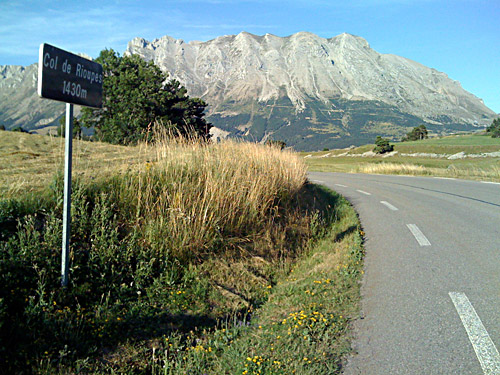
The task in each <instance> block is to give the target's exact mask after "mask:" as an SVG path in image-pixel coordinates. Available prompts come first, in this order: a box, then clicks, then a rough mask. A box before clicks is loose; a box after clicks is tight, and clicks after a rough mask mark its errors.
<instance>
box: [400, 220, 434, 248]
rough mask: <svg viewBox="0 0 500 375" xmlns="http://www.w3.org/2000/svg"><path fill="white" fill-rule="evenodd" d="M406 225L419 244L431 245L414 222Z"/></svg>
mask: <svg viewBox="0 0 500 375" xmlns="http://www.w3.org/2000/svg"><path fill="white" fill-rule="evenodd" d="M406 226H407V227H408V229H409V230H410V232H411V234H413V236H414V237H415V239H416V240H417V242H418V243H419V244H420V246H431V243H430V242H429V240H428V239H427V237H425V236H424V234H423V233H422V231H421V230H420V229H418V227H417V226H416V225H415V224H406Z"/></svg>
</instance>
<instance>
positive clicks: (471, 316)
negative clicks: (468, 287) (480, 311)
mask: <svg viewBox="0 0 500 375" xmlns="http://www.w3.org/2000/svg"><path fill="white" fill-rule="evenodd" d="M448 294H449V295H450V298H451V300H452V301H453V304H454V305H455V308H456V309H457V312H458V315H459V316H460V319H461V320H462V323H463V325H464V327H465V330H466V331H467V335H468V336H469V340H470V342H471V344H472V347H473V348H474V351H475V352H476V356H477V359H479V363H480V364H481V367H482V369H483V372H484V374H485V375H490V374H491V375H493V374H500V354H498V349H497V348H496V346H495V344H494V343H493V341H492V340H491V338H490V335H488V332H487V331H486V328H484V325H483V323H482V322H481V319H479V316H478V315H477V313H476V310H475V309H474V306H472V304H471V303H470V301H469V299H468V298H467V296H466V295H465V294H464V293H458V292H450V293H448Z"/></svg>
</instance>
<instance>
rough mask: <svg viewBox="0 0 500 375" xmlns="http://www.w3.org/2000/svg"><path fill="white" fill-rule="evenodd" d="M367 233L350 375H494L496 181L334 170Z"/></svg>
mask: <svg viewBox="0 0 500 375" xmlns="http://www.w3.org/2000/svg"><path fill="white" fill-rule="evenodd" d="M309 179H310V180H312V181H313V182H315V183H319V184H323V185H326V186H328V187H329V188H332V189H333V190H336V191H338V192H339V193H341V194H342V195H344V196H345V197H347V198H348V199H349V200H350V201H351V202H352V203H353V205H354V207H355V208H356V210H357V212H358V213H359V216H360V220H361V224H362V226H363V229H364V231H365V233H366V242H365V248H366V257H365V277H364V280H363V285H362V298H363V299H362V316H363V318H362V319H360V320H359V321H358V322H356V324H355V335H356V339H355V341H354V350H355V351H356V352H357V354H355V355H353V356H351V357H350V358H349V359H348V361H347V365H346V367H345V373H346V374H349V375H352V374H383V375H389V374H427V375H429V374H478V375H481V374H500V355H499V354H498V350H497V347H500V184H487V183H481V182H473V181H464V180H453V179H438V178H420V177H406V176H382V175H365V174H363V175H361V174H340V173H316V172H314V173H310V174H309Z"/></svg>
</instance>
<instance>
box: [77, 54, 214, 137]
mask: <svg viewBox="0 0 500 375" xmlns="http://www.w3.org/2000/svg"><path fill="white" fill-rule="evenodd" d="M96 62H98V63H100V64H102V66H103V75H104V78H103V107H102V108H100V109H90V108H84V109H83V110H82V116H81V117H80V121H81V125H82V126H85V127H87V128H92V127H93V128H94V129H95V132H96V137H97V139H99V140H102V141H105V142H110V143H119V144H134V143H137V142H139V141H141V140H144V139H145V138H146V134H147V130H148V129H149V128H151V127H152V126H153V125H154V124H155V123H159V124H162V125H163V126H168V127H173V128H175V129H177V131H178V132H179V133H180V134H186V135H187V134H190V135H192V134H193V133H194V134H195V135H197V136H201V137H203V138H205V139H208V138H209V137H210V134H209V131H210V128H211V126H212V125H211V124H210V123H208V122H207V121H206V120H205V119H204V110H205V108H206V106H207V104H206V103H205V102H204V101H203V100H201V99H198V98H190V97H189V96H188V95H187V90H186V88H185V87H183V86H181V84H180V83H179V82H178V81H176V80H170V81H167V75H166V74H164V73H163V72H162V71H161V70H160V69H159V68H158V67H157V66H156V65H155V64H154V63H153V62H151V61H150V62H146V61H144V60H143V59H142V58H141V57H140V56H138V55H131V56H123V57H120V56H119V54H117V53H116V52H115V51H113V50H112V49H109V50H108V49H105V50H103V51H101V53H100V55H99V57H98V58H97V59H96Z"/></svg>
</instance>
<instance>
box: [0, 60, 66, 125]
mask: <svg viewBox="0 0 500 375" xmlns="http://www.w3.org/2000/svg"><path fill="white" fill-rule="evenodd" d="M37 82H38V64H33V65H30V66H27V67H23V66H15V65H0V125H4V126H5V127H6V128H8V129H11V128H14V127H18V126H20V127H22V128H23V129H25V130H36V129H44V128H47V127H49V126H54V125H55V124H57V120H58V119H59V117H60V116H61V115H62V113H63V112H64V104H63V103H58V102H54V101H52V100H45V99H40V98H39V97H38V94H37V92H36V90H37Z"/></svg>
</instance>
